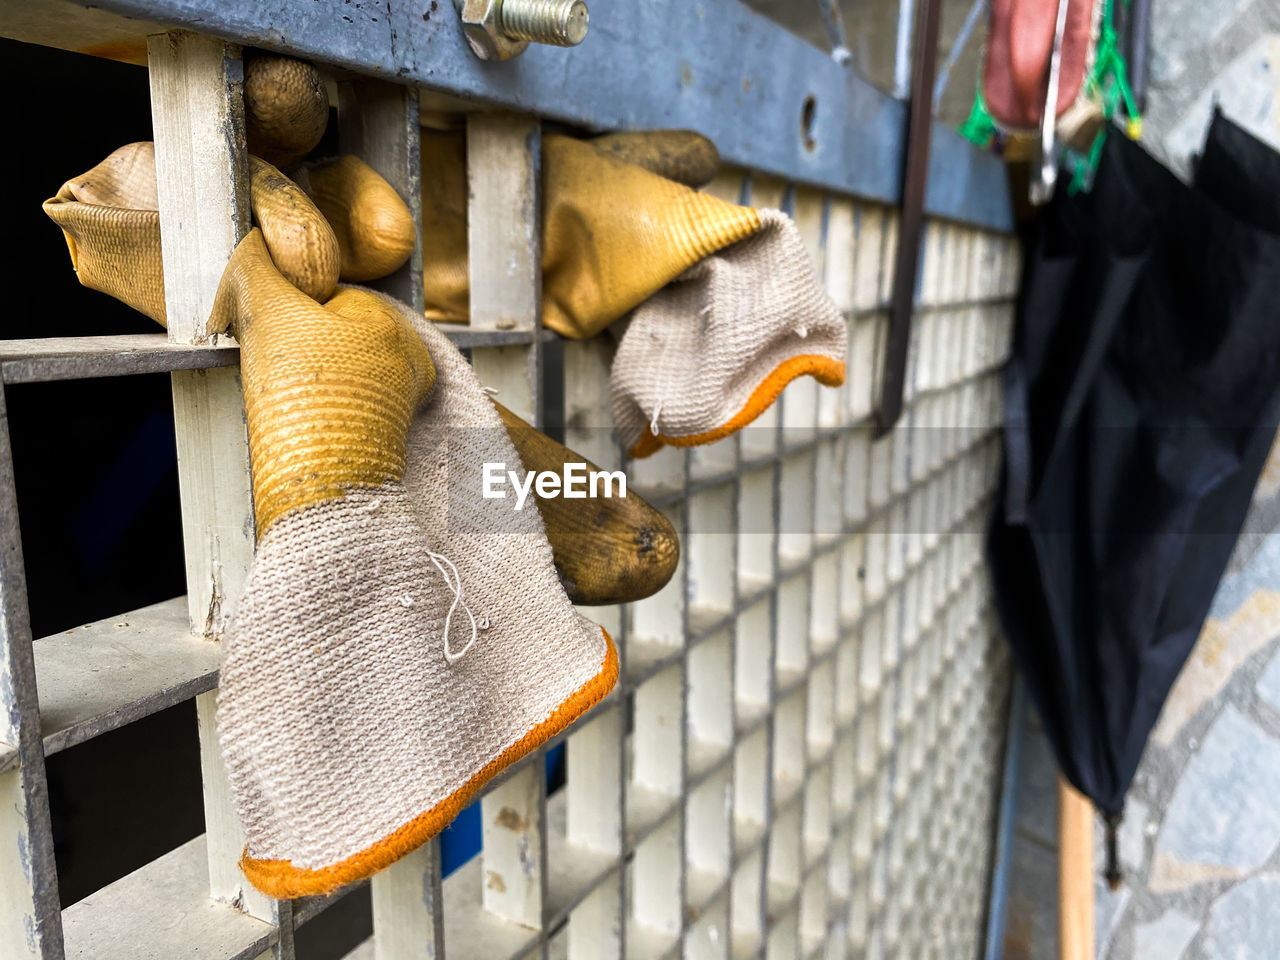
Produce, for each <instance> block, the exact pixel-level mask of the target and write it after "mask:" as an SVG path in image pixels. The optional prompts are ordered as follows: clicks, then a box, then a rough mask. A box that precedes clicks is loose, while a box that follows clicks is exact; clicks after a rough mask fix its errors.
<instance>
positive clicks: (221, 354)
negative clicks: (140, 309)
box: [0, 326, 533, 384]
mask: <svg viewBox="0 0 1280 960" xmlns="http://www.w3.org/2000/svg"><path fill="white" fill-rule="evenodd" d="M440 329H441V332H443V333H444V335H445V336H446V337H448V338H449V340H450V341H451V342H452V343H453V344H454V346H456V347H459V348H463V347H506V346H512V345H520V344H527V343H530V342H532V338H533V334H532V333H531V332H529V331H527V330H526V331H520V330H472V329H470V328H468V327H465V326H461V327H460V326H442V327H441V328H440ZM239 362H240V347H239V345H238V344H236V342H235V341H234V340H226V341H224V342H223V343H222V345H212V344H210V345H199V346H196V345H190V344H183V343H170V342H169V340H168V339H167V338H166V337H165V335H164V334H163V333H135V334H121V335H115V336H101V337H47V338H43V339H35V340H0V371H3V375H4V382H5V383H6V384H14V383H48V382H51V381H57V380H85V379H91V378H94V377H127V376H132V375H134V374H139V373H169V372H171V371H174V370H208V369H212V368H213V367H234V366H235V365H236V364H238V363H239Z"/></svg>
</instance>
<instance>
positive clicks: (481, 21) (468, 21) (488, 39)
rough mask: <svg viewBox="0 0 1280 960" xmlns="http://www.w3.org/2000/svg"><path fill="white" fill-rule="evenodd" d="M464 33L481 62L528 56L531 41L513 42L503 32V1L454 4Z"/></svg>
mask: <svg viewBox="0 0 1280 960" xmlns="http://www.w3.org/2000/svg"><path fill="white" fill-rule="evenodd" d="M453 2H454V6H455V7H457V8H458V19H460V20H461V21H462V33H463V35H464V36H465V37H466V38H467V43H468V44H469V45H470V47H471V50H472V52H474V53H475V55H476V56H477V57H479V58H480V59H481V60H510V59H511V58H512V57H514V56H517V55H519V54H521V53H523V52H524V49H525V48H526V47H527V46H529V41H528V40H512V39H510V38H508V37H507V36H505V35H504V34H503V32H502V28H501V23H502V0H453Z"/></svg>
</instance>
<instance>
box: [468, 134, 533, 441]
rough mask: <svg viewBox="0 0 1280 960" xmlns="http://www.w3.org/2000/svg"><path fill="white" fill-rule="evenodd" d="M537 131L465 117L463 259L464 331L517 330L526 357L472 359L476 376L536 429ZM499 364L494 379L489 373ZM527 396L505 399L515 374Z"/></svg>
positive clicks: (497, 353) (498, 353) (515, 353)
mask: <svg viewBox="0 0 1280 960" xmlns="http://www.w3.org/2000/svg"><path fill="white" fill-rule="evenodd" d="M541 171H542V126H541V124H540V122H539V121H538V119H537V118H536V117H527V116H521V115H516V114H504V113H474V114H469V115H468V117H467V184H468V190H469V198H468V203H467V223H468V231H467V236H468V243H467V248H468V256H469V263H470V267H469V269H470V279H471V326H472V327H473V328H474V329H477V330H523V331H527V332H528V333H529V335H530V338H531V341H532V349H530V350H524V349H515V350H507V351H505V352H504V351H502V350H488V351H484V356H483V357H482V355H481V353H480V352H479V351H477V352H476V353H475V354H473V357H474V361H475V367H476V371H477V372H478V373H479V374H480V377H481V379H482V380H484V381H485V382H486V383H487V384H489V385H490V386H494V387H496V388H497V389H498V390H499V396H500V399H502V402H503V403H504V404H505V405H506V406H507V407H509V408H510V409H511V410H514V411H515V412H516V413H518V414H520V415H521V416H523V417H524V418H525V419H526V420H529V421H530V422H531V423H533V424H534V425H535V426H537V425H540V424H541V422H542V391H541V390H540V389H538V387H539V385H540V383H541V367H542V363H541V357H542V337H541V333H542V210H541V200H540V189H541V180H542V173H541ZM495 361H496V362H500V365H501V367H502V368H503V370H502V371H499V370H496V369H494V364H495ZM521 363H523V371H522V374H521V375H522V376H523V379H524V381H525V384H526V388H527V390H528V394H527V396H521V397H518V398H517V397H515V396H513V395H512V392H513V390H514V389H515V387H516V384H515V382H514V378H515V377H516V376H517V373H516V370H517V368H518V367H519V366H520V364H521Z"/></svg>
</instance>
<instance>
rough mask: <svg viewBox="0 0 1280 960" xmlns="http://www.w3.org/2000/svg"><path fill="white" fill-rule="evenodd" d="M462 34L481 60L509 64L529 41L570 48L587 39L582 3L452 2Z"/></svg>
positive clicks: (559, 0)
mask: <svg viewBox="0 0 1280 960" xmlns="http://www.w3.org/2000/svg"><path fill="white" fill-rule="evenodd" d="M453 2H454V6H455V7H457V9H458V17H459V19H460V20H461V21H462V32H463V34H464V35H465V36H466V38H467V43H468V44H469V45H470V46H471V49H472V51H473V52H474V53H475V55H476V56H477V57H479V58H480V59H481V60H509V59H510V58H512V57H515V56H519V55H520V54H521V53H523V52H524V49H525V47H527V46H528V45H529V43H530V41H532V42H534V43H547V44H551V45H553V46H557V47H573V46H577V45H578V44H579V43H581V42H582V41H583V38H585V37H586V35H587V21H588V14H587V5H586V4H585V3H583V2H582V0H453Z"/></svg>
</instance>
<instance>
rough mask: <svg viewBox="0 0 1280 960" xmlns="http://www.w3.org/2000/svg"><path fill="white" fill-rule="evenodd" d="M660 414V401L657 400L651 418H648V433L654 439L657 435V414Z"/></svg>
mask: <svg viewBox="0 0 1280 960" xmlns="http://www.w3.org/2000/svg"><path fill="white" fill-rule="evenodd" d="M660 413H662V401H661V400H659V401H658V402H657V403H656V404H655V405H654V408H653V416H652V417H650V418H649V432H650V433H652V434H653V435H654V436H655V437H656V436H657V435H658V414H660Z"/></svg>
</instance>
